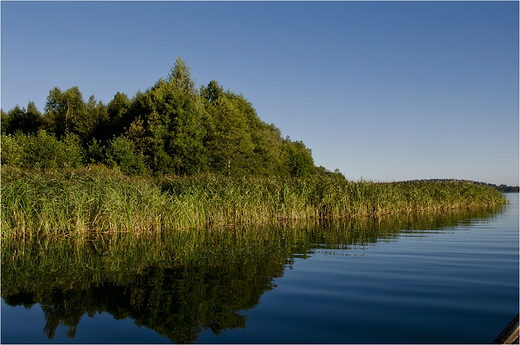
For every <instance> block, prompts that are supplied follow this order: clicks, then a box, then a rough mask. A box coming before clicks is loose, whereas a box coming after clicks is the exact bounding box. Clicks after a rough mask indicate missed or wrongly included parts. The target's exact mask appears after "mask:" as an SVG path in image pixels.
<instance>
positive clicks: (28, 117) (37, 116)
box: [2, 102, 42, 134]
mask: <svg viewBox="0 0 520 345" xmlns="http://www.w3.org/2000/svg"><path fill="white" fill-rule="evenodd" d="M41 120H42V117H41V113H40V112H39V111H38V108H36V106H35V105H34V102H29V104H28V105H27V110H26V109H25V108H20V107H19V106H18V105H17V106H15V107H14V108H13V109H11V110H10V111H9V112H7V114H5V113H3V112H2V132H3V133H6V134H14V133H16V132H21V133H24V134H36V133H37V132H38V129H39V128H40V126H41Z"/></svg>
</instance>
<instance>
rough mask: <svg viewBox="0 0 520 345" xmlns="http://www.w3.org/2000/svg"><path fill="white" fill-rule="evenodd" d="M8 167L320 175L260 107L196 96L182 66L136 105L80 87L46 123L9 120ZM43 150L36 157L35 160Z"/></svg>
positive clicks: (215, 87) (226, 95)
mask: <svg viewBox="0 0 520 345" xmlns="http://www.w3.org/2000/svg"><path fill="white" fill-rule="evenodd" d="M1 140H2V146H1V158H2V166H4V165H9V166H16V167H22V168H29V169H33V168H39V169H61V168H69V167H78V166H87V165H104V166H107V167H109V168H111V169H113V170H119V171H122V172H124V173H125V174H129V175H135V176H161V175H173V174H175V175H179V176H192V175H199V174H207V173H211V174H217V175H225V176H234V177H237V176H269V177H270V176H280V177H288V176H302V177H304V176H310V175H313V174H318V173H321V174H323V173H330V172H327V171H326V169H324V168H316V167H315V166H314V160H313V158H312V154H311V151H310V150H309V149H308V148H307V147H306V146H305V144H303V142H301V141H291V139H290V138H289V137H287V138H285V139H284V138H282V137H281V132H280V130H279V129H278V128H276V127H275V126H274V125H273V124H267V123H265V122H263V121H261V120H260V118H259V117H258V115H257V114H256V110H255V109H254V108H253V105H252V104H251V103H250V102H249V101H247V100H246V99H245V98H244V97H243V96H242V95H238V94H235V93H233V92H231V91H229V90H224V88H223V87H222V86H221V85H219V84H218V83H217V82H216V81H215V80H212V81H210V82H209V84H208V85H207V86H202V87H201V88H200V90H197V89H196V88H195V83H194V82H193V80H192V79H191V75H190V68H189V67H188V66H187V65H186V64H185V63H184V61H183V60H182V59H180V58H178V59H177V61H176V64H175V66H174V67H173V68H172V70H171V73H170V74H169V75H168V78H167V80H164V79H159V80H158V81H157V82H156V83H155V85H154V86H152V87H150V88H148V89H147V90H146V91H145V92H141V91H139V92H137V93H136V95H135V96H134V97H133V98H131V99H130V98H129V97H128V96H127V95H125V94H122V93H119V92H118V93H117V94H116V95H115V96H114V98H113V99H112V100H111V101H110V102H109V103H108V104H107V105H105V104H103V103H102V102H98V101H96V99H95V97H94V96H91V97H90V98H89V99H88V101H87V102H85V101H84V100H83V95H82V94H81V92H80V91H79V89H78V87H77V86H74V87H71V88H69V89H68V90H66V91H62V90H61V89H60V88H58V87H54V88H53V89H52V90H51V91H50V92H49V95H48V97H47V102H46V105H45V110H44V113H43V114H41V113H40V112H39V110H38V109H37V108H36V107H35V105H34V103H33V102H29V104H28V106H27V109H25V108H20V107H19V106H16V107H15V108H14V109H11V110H9V111H8V112H7V113H5V112H4V111H2V138H1ZM34 150H36V153H34V152H33V151H34Z"/></svg>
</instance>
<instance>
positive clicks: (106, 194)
mask: <svg viewBox="0 0 520 345" xmlns="http://www.w3.org/2000/svg"><path fill="white" fill-rule="evenodd" d="M1 192H2V203H1V211H2V219H1V231H2V237H3V238H15V237H25V238H26V237H36V236H40V235H41V236H52V237H56V238H61V237H74V238H82V237H86V236H88V235H89V234H91V233H105V232H111V233H116V232H136V233H161V232H163V231H170V232H171V231H172V230H175V229H177V230H178V229H188V228H199V229H200V228H206V227H210V228H211V227H221V226H228V225H238V224H269V223H273V222H277V221H281V220H316V219H325V218H344V217H356V216H374V217H379V216H382V215H387V214H399V213H413V212H431V211H445V210H449V209H460V208H467V207H475V206H483V205H495V204H503V203H505V202H506V200H505V198H504V196H503V195H502V194H501V193H500V192H499V191H497V190H495V189H493V188H491V187H489V186H485V185H480V184H475V183H471V182H460V181H439V182H432V181H424V182H406V183H405V182H402V183H399V182H394V183H374V182H367V181H361V182H350V181H347V180H346V179H345V178H344V177H343V176H342V175H340V174H331V175H325V176H314V177H306V178H281V177H272V178H262V177H227V176H222V175H197V176H192V177H175V176H173V177H156V178H151V177H148V178H145V177H135V176H127V175H124V174H122V173H116V172H113V171H111V170H109V169H101V168H95V169H92V168H84V169H72V170H67V171H59V172H53V171H47V172H40V171H27V170H22V169H18V168H10V167H4V168H3V169H2V185H1Z"/></svg>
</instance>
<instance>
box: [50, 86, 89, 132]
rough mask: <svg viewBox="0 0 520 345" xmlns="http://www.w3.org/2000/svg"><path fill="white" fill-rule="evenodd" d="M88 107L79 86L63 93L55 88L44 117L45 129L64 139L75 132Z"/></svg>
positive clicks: (51, 92)
mask: <svg viewBox="0 0 520 345" xmlns="http://www.w3.org/2000/svg"><path fill="white" fill-rule="evenodd" d="M85 110H86V105H85V102H84V101H83V95H82V94H81V92H80V91H79V88H78V87H77V86H73V87H71V88H70V89H68V90H66V91H65V92H62V91H61V89H60V88H59V87H54V88H53V89H52V90H51V91H50V92H49V96H47V102H46V104H45V113H44V116H43V124H44V128H45V129H46V130H47V131H49V132H51V133H54V134H56V136H57V137H58V138H62V137H63V136H64V135H65V133H67V132H71V133H74V132H75V129H76V128H75V127H76V126H77V125H78V123H80V122H81V121H82V120H83V118H84V116H85Z"/></svg>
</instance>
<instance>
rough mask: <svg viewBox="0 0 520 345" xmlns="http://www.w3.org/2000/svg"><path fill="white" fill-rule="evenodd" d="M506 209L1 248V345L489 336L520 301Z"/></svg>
mask: <svg viewBox="0 0 520 345" xmlns="http://www.w3.org/2000/svg"><path fill="white" fill-rule="evenodd" d="M507 197H508V198H509V200H510V204H509V205H507V206H504V207H500V208H494V209H483V210H473V211H464V212H450V213H444V214H433V215H423V216H408V217H388V218H383V219H372V218H371V219H363V220H353V221H341V222H325V223H321V224H319V225H318V224H306V225H294V226H281V225H280V226H277V227H271V228H254V229H253V228H248V229H213V230H209V231H199V232H193V231H191V232H188V231H185V232H176V233H175V234H173V235H172V234H169V235H168V236H165V235H164V236H163V237H161V238H157V237H153V238H140V239H136V238H134V237H130V236H119V237H117V238H110V237H102V236H100V237H98V238H95V239H91V240H90V241H68V242H65V241H64V242H60V243H55V242H53V241H49V240H41V241H33V243H23V244H22V243H2V281H1V284H2V305H1V306H2V323H1V325H2V329H1V332H2V336H1V341H2V343H169V342H177V343H179V342H181V343H185V342H200V343H287V342H291V343H317V342H324V343H490V342H491V341H492V340H493V339H494V338H495V336H497V335H498V333H500V331H501V330H502V329H503V328H504V327H505V326H506V325H507V324H508V323H509V321H510V320H511V319H512V318H513V317H514V316H515V315H516V314H517V313H518V309H519V214H518V208H519V203H518V194H507Z"/></svg>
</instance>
